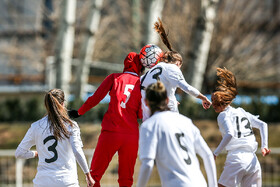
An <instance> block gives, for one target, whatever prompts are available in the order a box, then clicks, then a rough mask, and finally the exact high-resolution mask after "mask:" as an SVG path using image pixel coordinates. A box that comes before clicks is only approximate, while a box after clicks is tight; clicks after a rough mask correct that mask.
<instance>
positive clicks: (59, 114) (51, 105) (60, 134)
mask: <svg viewBox="0 0 280 187" xmlns="http://www.w3.org/2000/svg"><path fill="white" fill-rule="evenodd" d="M45 107H46V109H47V114H48V121H49V123H50V131H51V132H52V133H53V135H54V137H55V138H56V139H57V140H59V139H63V138H65V137H66V138H69V137H70V133H69V132H68V130H67V127H66V125H65V123H69V124H70V125H71V126H73V122H72V121H71V120H70V118H69V116H68V114H67V110H66V108H65V107H64V92H63V91H62V90H60V89H52V90H50V91H48V92H47V93H46V95H45Z"/></svg>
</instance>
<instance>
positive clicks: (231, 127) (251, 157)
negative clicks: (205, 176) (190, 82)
mask: <svg viewBox="0 0 280 187" xmlns="http://www.w3.org/2000/svg"><path fill="white" fill-rule="evenodd" d="M217 76H218V81H217V83H218V85H217V87H216V89H215V92H214V93H213V94H212V104H213V108H214V110H215V111H216V112H217V113H219V115H218V119H217V120H218V125H219V129H220V131H221V133H222V136H223V139H222V141H221V142H220V144H219V146H218V147H217V149H216V150H215V151H214V155H215V159H216V157H217V156H218V155H219V154H220V153H221V151H222V150H223V149H224V148H225V149H226V150H227V152H228V153H227V158H226V162H225V167H224V170H223V172H222V174H221V176H220V179H219V186H220V187H222V186H236V187H237V186H241V187H248V186H256V187H261V186H262V178H261V167H260V163H259V161H258V158H257V156H256V154H255V151H256V150H257V147H258V143H257V142H256V138H255V136H254V133H253V130H252V128H253V127H254V128H258V129H259V130H260V134H261V143H262V146H261V151H262V154H263V156H266V155H268V154H269V153H270V150H269V149H268V144H267V141H268V140H267V139H268V135H267V124H266V123H265V122H263V121H261V120H260V119H258V116H254V115H252V114H250V113H249V112H246V111H245V110H244V109H242V108H233V107H231V106H230V104H231V103H232V101H233V99H234V98H235V96H236V95H237V86H236V79H235V76H234V75H233V73H232V72H230V71H229V70H227V69H226V68H223V69H222V68H217Z"/></svg>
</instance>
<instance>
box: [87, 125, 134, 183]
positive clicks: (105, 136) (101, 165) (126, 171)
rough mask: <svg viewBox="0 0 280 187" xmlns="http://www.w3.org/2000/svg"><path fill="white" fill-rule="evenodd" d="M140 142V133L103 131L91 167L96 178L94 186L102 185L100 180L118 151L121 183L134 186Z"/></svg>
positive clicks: (92, 174) (119, 180)
mask: <svg viewBox="0 0 280 187" xmlns="http://www.w3.org/2000/svg"><path fill="white" fill-rule="evenodd" d="M138 143H139V134H122V133H118V132H110V131H102V132H101V134H100V136H99V138H98V142H97V146H96V149H95V151H94V154H93V158H92V162H91V167H90V170H91V171H90V173H91V176H92V177H93V179H94V180H95V185H94V186H100V180H101V178H102V176H103V174H104V173H105V171H106V169H107V167H108V165H109V163H110V162H111V160H112V157H113V156H114V154H115V153H116V152H118V157H119V169H118V174H119V179H118V182H119V185H120V186H132V184H133V173H134V166H135V162H136V158H137V153H138Z"/></svg>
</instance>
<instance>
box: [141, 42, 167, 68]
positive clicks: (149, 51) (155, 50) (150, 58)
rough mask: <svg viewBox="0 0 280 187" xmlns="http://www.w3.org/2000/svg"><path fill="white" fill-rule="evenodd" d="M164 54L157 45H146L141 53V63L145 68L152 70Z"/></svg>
mask: <svg viewBox="0 0 280 187" xmlns="http://www.w3.org/2000/svg"><path fill="white" fill-rule="evenodd" d="M162 54H163V52H162V50H161V49H160V48H159V47H158V46H157V45H154V44H148V45H145V46H144V47H143V48H142V49H141V51H140V62H141V63H142V65H143V66H144V67H146V68H152V67H154V66H155V65H156V64H157V63H158V62H159V60H160V57H161V56H162Z"/></svg>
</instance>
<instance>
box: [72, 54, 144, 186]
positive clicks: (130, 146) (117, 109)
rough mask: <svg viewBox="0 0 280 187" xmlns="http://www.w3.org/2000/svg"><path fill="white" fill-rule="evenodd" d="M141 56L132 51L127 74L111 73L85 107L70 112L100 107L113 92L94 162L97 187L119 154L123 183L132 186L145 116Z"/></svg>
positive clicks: (126, 60)
mask: <svg viewBox="0 0 280 187" xmlns="http://www.w3.org/2000/svg"><path fill="white" fill-rule="evenodd" d="M142 68H143V66H142V64H141V63H140V61H139V55H138V54H136V53H134V52H131V53H129V54H128V55H127V57H126V58H125V60H124V70H123V73H113V74H110V75H109V76H108V77H106V79H105V80H104V81H103V82H102V83H101V85H100V86H99V87H98V89H97V90H96V92H95V93H94V94H93V95H92V96H91V97H89V98H88V99H87V100H86V102H85V103H84V104H83V105H82V106H81V108H80V109H79V110H78V111H76V110H72V111H70V112H69V115H70V116H71V117H78V116H80V115H83V114H84V113H86V112H87V111H88V110H90V109H91V108H93V107H94V106H96V105H97V104H98V103H99V102H100V101H101V100H102V99H103V98H104V97H105V96H106V95H107V93H108V92H109V95H110V97H111V99H110V103H109V107H108V110H107V112H106V113H105V115H104V118H103V120H102V124H101V126H102V130H101V134H100V136H99V139H98V142H97V146H96V148H95V152H94V155H93V158H92V162H91V168H90V169H91V176H92V177H93V179H94V180H95V186H100V180H101V177H102V175H103V174H104V172H105V170H106V169H107V167H108V165H109V163H110V161H111V159H112V157H113V155H114V154H115V153H116V152H118V155H119V170H118V173H119V179H118V182H119V185H120V186H132V184H133V173H134V166H135V162H136V158H137V152H138V138H139V128H138V127H139V124H138V122H137V119H141V118H142V110H141V92H140V77H139V76H140V72H141V70H142Z"/></svg>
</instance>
